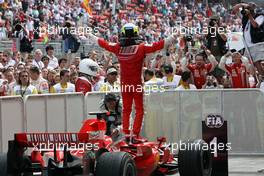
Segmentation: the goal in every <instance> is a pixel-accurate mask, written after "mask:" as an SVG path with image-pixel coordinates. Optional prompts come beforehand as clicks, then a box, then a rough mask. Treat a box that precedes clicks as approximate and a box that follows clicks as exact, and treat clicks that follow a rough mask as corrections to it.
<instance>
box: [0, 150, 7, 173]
mask: <svg viewBox="0 0 264 176" xmlns="http://www.w3.org/2000/svg"><path fill="white" fill-rule="evenodd" d="M0 175H1V176H7V154H0Z"/></svg>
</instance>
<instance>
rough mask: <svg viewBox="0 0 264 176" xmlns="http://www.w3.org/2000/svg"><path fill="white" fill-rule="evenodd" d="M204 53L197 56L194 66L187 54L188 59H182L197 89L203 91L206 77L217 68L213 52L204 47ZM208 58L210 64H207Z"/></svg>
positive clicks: (183, 65)
mask: <svg viewBox="0 0 264 176" xmlns="http://www.w3.org/2000/svg"><path fill="white" fill-rule="evenodd" d="M202 48H203V49H204V51H205V53H204V52H200V53H198V54H197V55H196V56H195V60H194V62H195V63H194V64H193V63H191V62H190V56H189V54H187V57H186V58H183V59H182V67H183V70H185V71H190V72H191V73H192V76H193V79H194V85H195V86H196V88H197V89H202V87H203V85H204V84H205V83H206V77H207V75H208V73H210V72H212V71H213V70H214V69H215V67H216V66H217V64H218V62H217V61H216V59H215V57H214V55H212V53H211V51H210V50H208V49H207V48H205V46H202ZM206 58H208V60H209V62H210V63H206Z"/></svg>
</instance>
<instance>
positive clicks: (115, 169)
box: [95, 152, 137, 176]
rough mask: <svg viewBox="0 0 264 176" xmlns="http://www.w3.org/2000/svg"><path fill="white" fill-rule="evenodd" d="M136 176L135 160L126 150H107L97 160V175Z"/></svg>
mask: <svg viewBox="0 0 264 176" xmlns="http://www.w3.org/2000/svg"><path fill="white" fill-rule="evenodd" d="M106 175H107V176H136V175H137V170H136V165H135V161H134V160H133V158H132V157H131V156H130V155H129V154H128V153H126V152H105V153H103V154H102V155H101V156H100V157H99V158H98V160H97V163H96V171H95V176H106Z"/></svg>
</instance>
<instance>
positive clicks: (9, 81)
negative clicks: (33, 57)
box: [4, 70, 15, 95]
mask: <svg viewBox="0 0 264 176" xmlns="http://www.w3.org/2000/svg"><path fill="white" fill-rule="evenodd" d="M4 75H5V78H6V80H7V94H8V95H11V92H12V90H13V88H14V85H15V78H14V72H13V71H10V70H6V71H5V73H4Z"/></svg>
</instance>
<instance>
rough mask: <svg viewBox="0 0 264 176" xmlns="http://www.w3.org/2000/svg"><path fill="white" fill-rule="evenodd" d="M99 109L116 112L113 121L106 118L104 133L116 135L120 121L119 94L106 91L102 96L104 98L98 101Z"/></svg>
mask: <svg viewBox="0 0 264 176" xmlns="http://www.w3.org/2000/svg"><path fill="white" fill-rule="evenodd" d="M100 110H101V111H109V112H112V113H114V114H116V116H115V119H114V120H113V121H110V120H107V119H106V122H107V131H106V135H111V136H112V137H113V138H115V137H118V135H119V132H120V131H121V123H122V118H121V114H122V101H121V99H120V97H119V96H116V95H115V94H113V93H108V94H106V95H105V96H104V99H103V100H102V101H101V102H100Z"/></svg>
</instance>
